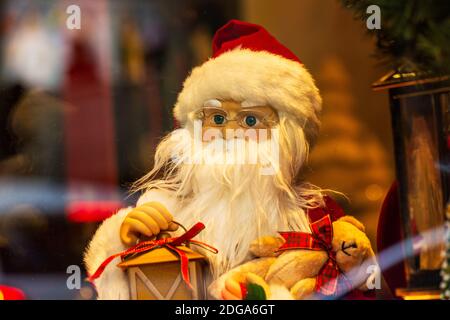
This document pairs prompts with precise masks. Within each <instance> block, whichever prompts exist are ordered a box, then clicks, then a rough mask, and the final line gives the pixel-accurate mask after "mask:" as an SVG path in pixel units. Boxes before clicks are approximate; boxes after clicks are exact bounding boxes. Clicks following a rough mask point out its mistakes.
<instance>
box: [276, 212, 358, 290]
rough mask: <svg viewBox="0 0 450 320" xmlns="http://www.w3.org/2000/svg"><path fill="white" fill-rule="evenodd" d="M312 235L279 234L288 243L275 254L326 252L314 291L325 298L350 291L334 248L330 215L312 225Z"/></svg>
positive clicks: (301, 233) (304, 233) (294, 232)
mask: <svg viewBox="0 0 450 320" xmlns="http://www.w3.org/2000/svg"><path fill="white" fill-rule="evenodd" d="M310 226H311V231H312V233H306V232H296V231H288V232H279V234H281V236H282V237H283V238H284V239H285V240H286V242H285V243H284V244H283V245H282V246H281V247H279V248H278V249H277V250H276V251H275V252H278V251H284V250H290V249H306V250H318V251H322V250H323V251H326V252H327V253H328V260H327V262H326V263H325V264H324V265H323V266H322V268H321V269H320V271H319V274H318V275H317V278H316V286H315V288H314V290H315V291H316V292H318V293H320V294H323V295H325V296H336V295H340V294H343V293H345V292H348V291H350V290H351V289H352V288H351V284H350V282H349V281H348V279H347V278H346V277H345V276H344V274H343V273H342V271H341V270H340V269H339V267H338V265H337V262H336V253H335V252H334V251H333V248H332V240H333V225H332V222H331V217H330V215H326V216H325V217H323V218H321V219H319V220H317V221H316V222H313V223H311V224H310Z"/></svg>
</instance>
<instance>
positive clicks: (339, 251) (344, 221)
mask: <svg viewBox="0 0 450 320" xmlns="http://www.w3.org/2000/svg"><path fill="white" fill-rule="evenodd" d="M328 219H330V218H329V217H328ZM329 225H330V227H331V230H332V232H331V233H330V234H331V235H332V237H331V238H330V243H329V250H330V252H327V251H326V250H322V249H319V248H316V249H313V250H311V249H294V248H292V249H289V248H287V249H286V250H281V251H280V250H279V249H280V248H283V245H284V244H285V243H286V239H285V238H284V237H280V236H263V237H261V238H259V239H256V240H254V241H253V242H252V243H251V244H250V248H249V251H250V252H251V254H252V255H253V256H255V257H256V258H254V259H252V260H250V261H248V262H246V263H244V264H242V265H240V266H238V267H235V268H233V269H231V270H230V271H228V272H227V273H225V274H224V275H222V276H221V277H220V278H219V279H218V280H216V281H217V282H218V283H216V285H215V286H213V288H214V287H215V288H216V289H217V288H219V287H223V286H224V285H225V280H226V278H227V277H229V276H230V275H231V274H233V275H234V276H235V279H238V280H237V282H238V283H241V284H242V283H246V284H249V283H251V284H257V285H258V286H260V287H261V288H263V290H264V292H265V296H266V298H268V299H298V300H300V299H309V298H314V297H315V294H316V293H317V290H316V289H317V281H318V278H319V277H318V275H319V273H320V272H321V270H323V267H324V265H325V264H328V263H330V256H332V258H333V259H334V260H335V262H336V267H337V268H338V270H339V273H341V274H343V275H344V276H345V277H342V276H339V277H340V278H344V279H345V280H346V281H347V282H348V284H349V285H350V288H358V289H360V290H363V291H365V290H367V289H368V288H367V285H366V283H367V281H366V279H367V278H368V277H369V274H368V273H367V266H368V265H374V266H376V265H377V262H376V259H375V254H374V252H373V250H372V247H371V244H370V240H369V239H368V238H367V236H366V234H365V228H364V225H363V224H362V223H361V222H360V221H358V220H357V219H356V218H354V217H352V216H344V217H341V218H340V219H338V220H336V221H334V222H331V220H330V221H329ZM311 226H312V225H311ZM319 231H320V230H319ZM313 233H314V232H313ZM318 233H320V232H318ZM280 234H281V233H280ZM363 263H365V264H363ZM367 263H368V264H367ZM364 266H366V267H364ZM374 270H377V269H376V268H374ZM370 276H371V277H373V276H375V275H374V274H372V275H370ZM244 287H245V286H244ZM280 288H281V289H283V288H284V294H281V295H280V294H279V292H283V290H280ZM241 289H242V286H240V287H239V288H231V290H232V291H235V292H236V290H241ZM275 291H276V292H275ZM217 294H218V292H216V295H217Z"/></svg>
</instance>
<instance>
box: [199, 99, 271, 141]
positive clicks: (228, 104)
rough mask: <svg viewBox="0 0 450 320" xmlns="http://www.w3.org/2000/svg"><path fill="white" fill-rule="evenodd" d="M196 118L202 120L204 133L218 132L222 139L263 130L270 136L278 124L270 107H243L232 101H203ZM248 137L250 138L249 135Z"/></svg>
mask: <svg viewBox="0 0 450 320" xmlns="http://www.w3.org/2000/svg"><path fill="white" fill-rule="evenodd" d="M198 117H199V119H201V120H202V126H203V130H204V131H206V130H211V129H212V130H220V132H221V134H222V137H224V138H226V139H230V138H234V137H239V134H243V135H247V134H248V133H250V132H252V133H253V132H255V133H259V132H261V131H263V130H266V131H267V133H269V136H270V129H271V128H273V127H275V126H276V125H277V123H278V114H277V112H276V111H275V110H274V109H273V108H272V107H270V106H267V105H262V106H259V105H255V106H245V107H243V106H242V104H241V103H239V102H236V101H233V100H226V101H220V100H217V99H212V100H208V101H205V103H204V106H203V108H202V109H201V111H200V112H199V113H198ZM248 136H249V137H251V135H250V134H248Z"/></svg>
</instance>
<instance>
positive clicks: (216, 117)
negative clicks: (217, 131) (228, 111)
mask: <svg viewBox="0 0 450 320" xmlns="http://www.w3.org/2000/svg"><path fill="white" fill-rule="evenodd" d="M213 120H214V123H215V124H218V125H221V124H223V123H224V122H225V117H224V116H223V115H221V114H215V115H214V117H213Z"/></svg>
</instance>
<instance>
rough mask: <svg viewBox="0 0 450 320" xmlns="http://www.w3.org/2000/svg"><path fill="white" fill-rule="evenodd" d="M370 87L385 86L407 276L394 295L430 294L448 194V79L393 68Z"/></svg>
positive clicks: (435, 289) (435, 284)
mask: <svg viewBox="0 0 450 320" xmlns="http://www.w3.org/2000/svg"><path fill="white" fill-rule="evenodd" d="M373 88H374V90H381V89H388V90H389V101H390V109H391V117H392V128H393V138H394V148H395V160H396V175H397V180H398V182H399V192H400V193H399V197H400V204H399V205H400V211H401V222H402V231H403V238H404V239H405V243H404V250H405V254H406V261H405V269H406V279H407V288H404V289H400V290H398V292H397V295H399V296H403V297H405V298H435V297H438V296H439V291H438V288H439V282H440V276H439V270H440V268H441V265H442V262H443V256H442V252H443V251H444V248H445V245H444V242H443V239H444V231H443V226H444V223H445V204H446V203H447V201H448V199H449V175H448V164H449V161H448V160H449V152H448V151H449V147H450V134H449V128H450V122H449V119H450V113H449V112H450V110H449V92H450V79H449V77H430V76H420V75H417V74H416V73H413V72H392V73H390V74H388V75H387V76H386V77H384V78H382V79H381V80H380V81H378V82H376V83H375V84H374V85H373Z"/></svg>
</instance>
